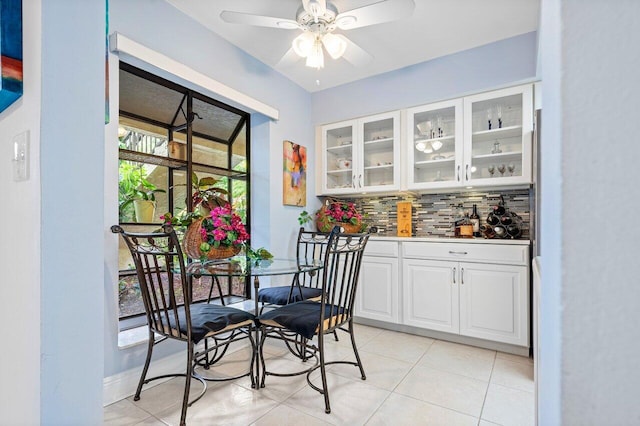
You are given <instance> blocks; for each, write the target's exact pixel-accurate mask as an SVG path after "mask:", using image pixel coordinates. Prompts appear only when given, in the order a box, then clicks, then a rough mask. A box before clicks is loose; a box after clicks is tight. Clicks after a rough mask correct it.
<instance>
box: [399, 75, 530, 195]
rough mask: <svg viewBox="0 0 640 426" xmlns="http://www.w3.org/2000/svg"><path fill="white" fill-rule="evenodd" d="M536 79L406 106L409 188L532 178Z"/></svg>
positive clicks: (512, 182) (501, 183)
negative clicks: (410, 106)
mask: <svg viewBox="0 0 640 426" xmlns="http://www.w3.org/2000/svg"><path fill="white" fill-rule="evenodd" d="M532 131H533V97H532V87H531V85H524V86H517V87H511V88H508V89H502V90H496V91H493V92H487V93H481V94H478V95H473V96H468V97H465V98H459V99H454V100H451V101H446V102H439V103H435V104H430V105H425V106H421V107H416V108H411V109H409V110H407V133H406V135H407V137H406V141H407V144H406V149H407V151H406V152H407V160H408V161H407V162H408V165H409V167H408V170H407V188H408V189H412V190H421V189H438V188H456V187H463V186H483V187H486V186H506V185H522V184H529V183H531V158H532V151H531V150H532V141H531V137H532Z"/></svg>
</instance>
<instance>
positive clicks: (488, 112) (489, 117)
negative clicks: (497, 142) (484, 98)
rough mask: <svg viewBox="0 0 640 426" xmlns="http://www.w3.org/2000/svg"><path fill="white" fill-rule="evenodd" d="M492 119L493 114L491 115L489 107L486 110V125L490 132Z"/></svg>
mask: <svg viewBox="0 0 640 426" xmlns="http://www.w3.org/2000/svg"><path fill="white" fill-rule="evenodd" d="M492 118H493V114H492V113H491V107H489V108H488V109H487V124H488V129H489V130H491V119H492Z"/></svg>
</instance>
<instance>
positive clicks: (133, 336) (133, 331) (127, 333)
mask: <svg viewBox="0 0 640 426" xmlns="http://www.w3.org/2000/svg"><path fill="white" fill-rule="evenodd" d="M148 340H149V329H148V328H147V326H146V325H143V326H141V327H136V328H130V329H128V330H123V331H120V332H119V333H118V349H127V348H132V347H134V346H138V345H142V344H146V343H147V342H148Z"/></svg>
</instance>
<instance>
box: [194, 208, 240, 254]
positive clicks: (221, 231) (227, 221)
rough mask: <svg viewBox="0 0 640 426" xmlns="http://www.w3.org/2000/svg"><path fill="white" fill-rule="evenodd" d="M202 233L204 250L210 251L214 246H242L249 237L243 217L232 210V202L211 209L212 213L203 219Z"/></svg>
mask: <svg viewBox="0 0 640 426" xmlns="http://www.w3.org/2000/svg"><path fill="white" fill-rule="evenodd" d="M200 235H201V236H202V244H200V250H201V251H202V252H208V251H209V250H211V248H212V247H214V248H218V247H237V246H242V245H244V242H245V241H247V240H248V239H249V234H248V233H247V230H246V229H245V227H244V223H242V219H240V216H238V215H237V214H235V213H234V212H233V211H232V210H231V205H230V204H227V205H225V206H219V207H215V208H214V209H212V210H211V213H210V215H209V216H207V217H205V219H204V220H203V221H202V224H201V227H200Z"/></svg>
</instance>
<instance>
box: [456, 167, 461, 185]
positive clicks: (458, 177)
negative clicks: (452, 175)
mask: <svg viewBox="0 0 640 426" xmlns="http://www.w3.org/2000/svg"><path fill="white" fill-rule="evenodd" d="M456 180H457V181H458V182H460V166H458V173H457V174H456Z"/></svg>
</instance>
